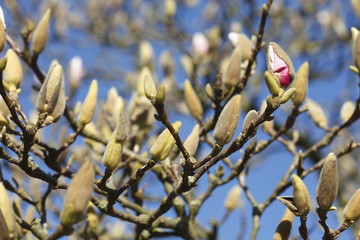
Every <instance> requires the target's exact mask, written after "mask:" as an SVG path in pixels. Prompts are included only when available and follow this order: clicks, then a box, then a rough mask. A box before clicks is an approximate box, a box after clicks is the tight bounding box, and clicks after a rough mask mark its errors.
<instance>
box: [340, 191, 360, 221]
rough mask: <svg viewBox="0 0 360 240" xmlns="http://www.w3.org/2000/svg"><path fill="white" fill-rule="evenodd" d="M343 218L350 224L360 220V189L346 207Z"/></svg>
mask: <svg viewBox="0 0 360 240" xmlns="http://www.w3.org/2000/svg"><path fill="white" fill-rule="evenodd" d="M343 216H344V218H345V220H346V221H348V222H351V223H353V222H357V221H358V220H359V219H360V189H358V190H357V191H356V192H355V193H354V195H352V196H351V198H350V200H349V201H348V203H347V204H346V206H345V209H344V213H343Z"/></svg>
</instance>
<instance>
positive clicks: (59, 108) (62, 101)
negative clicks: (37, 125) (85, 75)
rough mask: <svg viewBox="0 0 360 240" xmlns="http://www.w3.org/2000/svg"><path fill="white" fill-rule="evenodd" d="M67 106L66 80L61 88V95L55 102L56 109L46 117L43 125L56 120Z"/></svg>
mask: <svg viewBox="0 0 360 240" xmlns="http://www.w3.org/2000/svg"><path fill="white" fill-rule="evenodd" d="M65 107H66V95H65V87H64V82H63V83H62V86H61V88H60V93H59V97H58V99H57V101H56V103H55V108H54V110H53V111H52V112H51V113H50V114H49V115H48V116H47V117H46V119H45V122H44V124H43V125H49V124H51V123H54V122H56V121H57V120H59V118H60V117H61V116H62V114H63V113H64V110H65Z"/></svg>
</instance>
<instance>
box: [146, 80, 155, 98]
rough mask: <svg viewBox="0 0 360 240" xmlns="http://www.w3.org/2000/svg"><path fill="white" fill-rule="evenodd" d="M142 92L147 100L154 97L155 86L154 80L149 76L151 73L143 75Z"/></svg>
mask: <svg viewBox="0 0 360 240" xmlns="http://www.w3.org/2000/svg"><path fill="white" fill-rule="evenodd" d="M144 93H145V96H146V97H147V98H148V99H149V100H152V99H154V98H155V97H156V86H155V83H154V80H153V79H152V77H151V74H147V75H145V76H144Z"/></svg>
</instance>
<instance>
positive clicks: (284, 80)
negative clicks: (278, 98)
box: [267, 42, 295, 88]
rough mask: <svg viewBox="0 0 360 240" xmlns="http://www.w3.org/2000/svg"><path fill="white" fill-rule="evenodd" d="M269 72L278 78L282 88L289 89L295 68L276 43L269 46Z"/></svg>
mask: <svg viewBox="0 0 360 240" xmlns="http://www.w3.org/2000/svg"><path fill="white" fill-rule="evenodd" d="M267 65H268V70H269V71H270V72H272V73H273V74H274V75H275V76H276V77H277V80H278V82H279V83H280V85H281V87H283V88H287V87H288V86H289V85H290V83H291V81H292V80H293V79H294V77H295V74H294V72H295V71H294V66H293V64H292V62H291V59H290V58H289V56H288V55H287V54H286V52H285V51H284V50H283V49H282V48H281V47H280V46H279V45H278V44H276V43H274V42H271V43H270V44H269V48H268V52H267Z"/></svg>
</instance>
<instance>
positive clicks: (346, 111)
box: [340, 101, 356, 123]
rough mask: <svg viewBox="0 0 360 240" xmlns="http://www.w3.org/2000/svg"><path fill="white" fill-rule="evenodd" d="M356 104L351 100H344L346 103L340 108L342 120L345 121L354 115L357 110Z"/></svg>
mask: <svg viewBox="0 0 360 240" xmlns="http://www.w3.org/2000/svg"><path fill="white" fill-rule="evenodd" d="M355 108H356V107H355V104H354V103H353V102H351V101H346V102H344V104H343V105H342V107H341V110H340V117H341V121H342V122H343V123H344V122H346V121H348V120H349V119H350V118H351V116H352V115H353V113H354V111H355Z"/></svg>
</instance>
